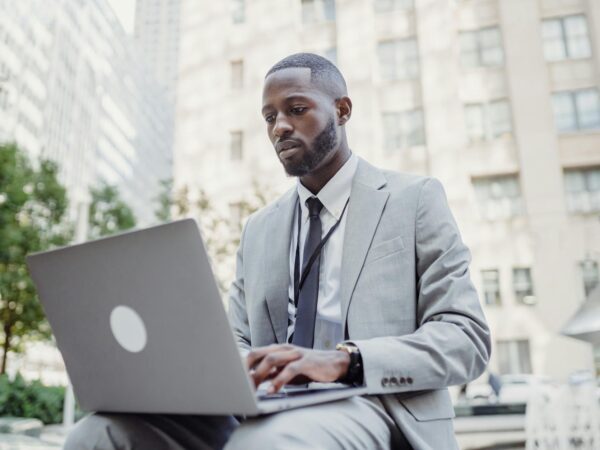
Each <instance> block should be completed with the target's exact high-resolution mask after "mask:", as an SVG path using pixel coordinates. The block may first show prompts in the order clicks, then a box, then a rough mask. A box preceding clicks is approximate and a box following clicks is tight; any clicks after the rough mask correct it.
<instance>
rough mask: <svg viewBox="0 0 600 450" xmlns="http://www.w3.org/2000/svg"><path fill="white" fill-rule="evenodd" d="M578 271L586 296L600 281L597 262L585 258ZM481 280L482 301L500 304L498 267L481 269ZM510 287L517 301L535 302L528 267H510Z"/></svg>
mask: <svg viewBox="0 0 600 450" xmlns="http://www.w3.org/2000/svg"><path fill="white" fill-rule="evenodd" d="M579 271H580V275H581V280H582V284H583V290H584V293H585V296H586V297H587V296H588V295H589V294H590V292H592V290H593V289H594V288H595V287H596V286H598V283H599V282H600V272H599V271H598V262H597V261H594V260H593V259H586V260H584V261H582V262H581V263H580V264H579ZM481 280H482V291H483V301H484V303H485V304H486V305H488V306H499V305H501V304H502V294H501V290H500V271H499V270H498V269H485V270H482V271H481ZM512 287H513V293H514V296H515V300H516V301H517V303H519V304H523V305H534V304H535V303H536V297H535V293H534V289H533V281H532V279H531V269H530V268H528V267H515V268H513V269H512Z"/></svg>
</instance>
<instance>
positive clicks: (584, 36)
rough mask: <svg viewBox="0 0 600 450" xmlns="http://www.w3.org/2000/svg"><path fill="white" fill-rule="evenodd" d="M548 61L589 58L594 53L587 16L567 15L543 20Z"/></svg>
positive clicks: (543, 33) (543, 34) (543, 35)
mask: <svg viewBox="0 0 600 450" xmlns="http://www.w3.org/2000/svg"><path fill="white" fill-rule="evenodd" d="M542 40H543V42H544V56H545V57H546V60H547V61H560V60H564V59H577V58H589V57H590V56H591V55H592V49H591V45H590V38H589V33H588V28H587V22H586V19H585V16H583V15H577V16H566V17H559V18H556V19H549V20H544V21H543V22H542Z"/></svg>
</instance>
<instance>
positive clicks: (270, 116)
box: [265, 114, 275, 123]
mask: <svg viewBox="0 0 600 450" xmlns="http://www.w3.org/2000/svg"><path fill="white" fill-rule="evenodd" d="M274 120H275V116H274V115H273V114H268V115H266V116H265V122H267V123H273V121H274Z"/></svg>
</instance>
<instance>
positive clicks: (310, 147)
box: [262, 68, 338, 177]
mask: <svg viewBox="0 0 600 450" xmlns="http://www.w3.org/2000/svg"><path fill="white" fill-rule="evenodd" d="M262 114H263V117H264V119H265V122H266V123H267V132H268V134H269V139H270V140H271V142H272V143H273V146H274V147H275V151H276V152H277V155H278V157H279V160H280V161H281V163H282V164H283V167H284V169H285V171H286V172H287V173H288V175H292V176H297V177H301V176H304V175H307V174H310V173H312V172H314V171H315V170H317V169H319V168H320V167H322V166H323V165H325V164H326V163H327V162H328V161H330V160H331V158H332V157H333V156H334V154H335V150H336V148H337V147H338V136H337V127H336V117H337V116H336V108H335V101H334V100H333V99H332V98H331V97H330V96H329V95H327V94H326V93H324V92H322V91H321V90H320V89H319V88H318V87H316V86H315V85H313V84H311V81H310V69H308V68H289V69H282V70H279V71H277V72H275V73H272V74H271V75H269V76H268V77H267V79H266V80H265V85H264V88H263V108H262Z"/></svg>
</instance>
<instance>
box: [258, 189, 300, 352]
mask: <svg viewBox="0 0 600 450" xmlns="http://www.w3.org/2000/svg"><path fill="white" fill-rule="evenodd" d="M297 203H298V193H297V191H296V189H292V190H290V191H289V192H288V193H287V194H285V195H284V196H283V197H282V198H281V199H280V200H279V201H278V202H277V205H275V207H274V208H273V209H272V210H271V213H270V217H269V220H268V221H267V227H266V228H267V229H266V230H265V247H264V250H263V251H264V255H265V257H264V259H263V261H264V268H263V274H264V277H265V279H266V280H267V282H266V288H265V296H266V300H267V308H268V310H269V316H270V319H271V324H272V326H273V330H274V331H275V336H276V338H277V342H278V343H280V344H281V343H285V342H286V338H287V326H288V301H289V298H288V297H289V295H288V288H289V283H290V265H289V257H290V239H291V236H292V230H293V228H292V221H293V218H294V211H295V208H296V207H297Z"/></svg>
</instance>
